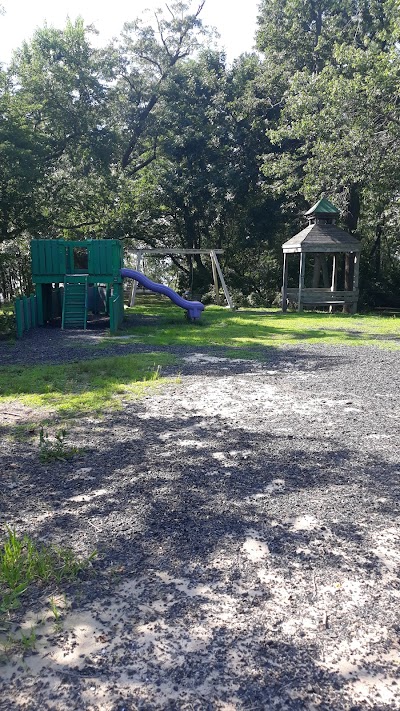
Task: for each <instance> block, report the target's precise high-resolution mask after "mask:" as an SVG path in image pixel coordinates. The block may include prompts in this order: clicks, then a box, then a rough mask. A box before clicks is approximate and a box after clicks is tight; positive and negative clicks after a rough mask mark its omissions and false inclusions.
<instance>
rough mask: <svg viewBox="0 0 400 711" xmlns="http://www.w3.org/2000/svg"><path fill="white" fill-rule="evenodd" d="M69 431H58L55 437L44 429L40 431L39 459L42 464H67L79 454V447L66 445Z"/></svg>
mask: <svg viewBox="0 0 400 711" xmlns="http://www.w3.org/2000/svg"><path fill="white" fill-rule="evenodd" d="M66 436H67V431H66V430H64V429H61V430H58V431H57V432H55V434H54V435H53V436H51V435H50V434H49V432H47V431H46V430H44V428H43V427H41V428H40V431H39V459H40V461H41V462H42V464H48V463H49V462H65V461H67V460H68V459H72V458H73V457H74V456H75V454H77V453H78V452H79V449H78V448H77V447H71V446H68V445H67V444H66V441H65V439H66Z"/></svg>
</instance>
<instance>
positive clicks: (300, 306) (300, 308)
mask: <svg viewBox="0 0 400 711" xmlns="http://www.w3.org/2000/svg"><path fill="white" fill-rule="evenodd" d="M305 262H306V255H305V254H304V252H300V270H299V295H298V302H297V311H299V312H300V311H303V304H302V303H301V292H302V291H303V289H304V272H305Z"/></svg>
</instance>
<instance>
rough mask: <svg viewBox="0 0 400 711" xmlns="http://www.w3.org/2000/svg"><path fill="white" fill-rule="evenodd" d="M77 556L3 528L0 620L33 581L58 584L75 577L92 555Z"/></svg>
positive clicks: (0, 568) (42, 584)
mask: <svg viewBox="0 0 400 711" xmlns="http://www.w3.org/2000/svg"><path fill="white" fill-rule="evenodd" d="M95 555H96V554H95V553H92V554H91V555H90V556H89V557H88V558H86V559H84V560H79V559H78V558H77V557H76V556H75V554H74V553H73V551H71V550H69V549H61V548H56V547H55V546H45V545H43V544H36V543H35V542H34V541H33V540H32V539H31V538H30V537H29V536H26V535H25V536H22V537H19V536H17V535H16V533H15V531H12V530H10V529H7V534H6V537H5V540H4V541H3V542H2V544H1V545H0V620H2V621H5V620H6V618H7V615H8V614H9V613H10V612H11V611H12V610H15V609H16V608H17V607H18V606H19V604H20V598H21V596H23V595H24V594H25V593H26V592H27V591H28V590H29V588H30V587H31V586H32V585H33V584H36V585H40V586H44V585H48V584H50V583H56V584H57V585H59V584H60V583H61V582H62V581H63V580H68V581H72V580H76V579H77V577H78V575H79V574H80V573H81V571H83V570H84V569H85V568H86V567H87V566H88V565H89V563H90V561H91V560H92V559H93V558H94V556H95Z"/></svg>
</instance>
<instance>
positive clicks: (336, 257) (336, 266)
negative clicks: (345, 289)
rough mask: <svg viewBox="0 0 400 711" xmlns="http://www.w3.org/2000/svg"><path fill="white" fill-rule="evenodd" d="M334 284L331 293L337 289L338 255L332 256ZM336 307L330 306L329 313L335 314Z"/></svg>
mask: <svg viewBox="0 0 400 711" xmlns="http://www.w3.org/2000/svg"><path fill="white" fill-rule="evenodd" d="M332 257H333V259H332V283H331V291H336V288H337V273H338V255H337V254H333V255H332ZM333 309H334V307H333V306H330V307H329V313H330V314H331V313H332V312H333Z"/></svg>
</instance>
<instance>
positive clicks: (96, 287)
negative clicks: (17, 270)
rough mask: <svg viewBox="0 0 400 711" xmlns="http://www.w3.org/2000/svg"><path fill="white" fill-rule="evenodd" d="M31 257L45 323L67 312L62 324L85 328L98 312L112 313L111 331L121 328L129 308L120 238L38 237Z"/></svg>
mask: <svg viewBox="0 0 400 711" xmlns="http://www.w3.org/2000/svg"><path fill="white" fill-rule="evenodd" d="M31 256H32V281H33V283H34V284H35V291H36V298H35V302H36V304H35V309H36V318H37V324H38V325H39V326H40V325H43V324H44V323H46V322H48V321H51V320H52V319H55V318H57V317H60V316H61V327H62V328H83V329H85V328H86V324H87V318H88V312H89V311H92V312H93V313H108V314H109V316H110V330H111V331H116V330H117V329H118V327H119V326H120V324H121V322H122V319H123V309H124V302H123V287H122V277H121V271H120V270H121V268H122V266H123V245H122V244H121V242H120V241H119V240H115V239H105V240H90V239H89V240H84V241H68V240H60V239H57V240H49V239H35V240H32V242H31ZM25 311H26V309H25Z"/></svg>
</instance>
